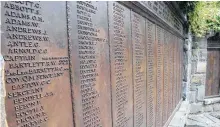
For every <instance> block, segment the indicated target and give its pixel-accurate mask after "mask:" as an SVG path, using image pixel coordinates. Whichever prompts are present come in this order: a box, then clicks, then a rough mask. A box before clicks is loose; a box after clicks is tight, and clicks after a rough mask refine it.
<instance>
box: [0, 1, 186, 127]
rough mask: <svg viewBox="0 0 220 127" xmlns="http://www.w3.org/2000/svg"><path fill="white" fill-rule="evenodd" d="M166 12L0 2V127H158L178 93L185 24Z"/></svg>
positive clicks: (162, 7)
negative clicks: (0, 92) (0, 62)
mask: <svg viewBox="0 0 220 127" xmlns="http://www.w3.org/2000/svg"><path fill="white" fill-rule="evenodd" d="M138 4H139V7H138V8H139V9H140V8H141V7H143V8H145V9H144V10H142V11H141V13H140V11H138V10H135V9H132V8H131V6H137V5H138ZM169 6H170V5H169ZM169 6H168V4H166V3H165V2H136V4H135V3H132V2H104V1H103V2H96V1H92V2H85V1H77V2H76V1H75V2H71V1H68V2H39V1H25V2H24V1H22V2H19V1H16V2H15V1H14V2H13V1H10V2H1V54H2V56H3V58H4V66H3V67H4V70H3V72H4V75H3V79H2V81H1V83H2V86H3V87H4V88H3V90H4V91H5V99H4V101H3V102H4V104H3V105H4V107H5V108H3V110H4V111H5V116H6V117H5V121H6V122H5V123H6V124H4V125H3V123H0V125H2V126H1V127H6V126H7V127H74V126H75V127H162V126H164V125H165V124H166V123H167V121H168V119H169V118H170V117H171V116H172V113H173V112H174V109H175V108H176V107H177V105H178V103H179V102H180V101H181V90H182V88H181V87H182V85H181V83H182V52H183V50H182V48H183V27H182V25H183V24H182V23H181V22H180V21H179V19H178V18H176V16H175V13H172V10H171V9H169V8H170V7H169ZM146 10H147V12H146ZM148 13H149V14H150V15H154V16H155V17H157V18H154V17H152V16H146V15H143V14H148ZM154 19H155V20H154ZM158 22H160V23H158ZM161 22H162V23H161ZM161 24H162V25H161ZM163 24H164V25H163ZM1 68H2V67H1ZM0 88H1V87H0ZM0 109H2V108H0ZM2 113H3V111H2ZM2 113H1V114H2ZM1 116H3V115H1ZM1 119H4V117H1Z"/></svg>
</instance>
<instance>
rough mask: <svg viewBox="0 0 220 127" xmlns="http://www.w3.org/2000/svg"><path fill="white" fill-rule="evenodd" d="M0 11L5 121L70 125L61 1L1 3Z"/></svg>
mask: <svg viewBox="0 0 220 127" xmlns="http://www.w3.org/2000/svg"><path fill="white" fill-rule="evenodd" d="M1 14H2V17H1V31H2V32H1V42H2V44H1V46H2V52H1V53H2V55H3V57H4V60H5V82H4V84H5V86H6V92H7V93H6V94H7V96H6V99H5V101H6V106H5V107H6V114H7V124H8V126H9V127H72V126H73V118H72V103H71V89H70V78H69V59H68V43H67V42H68V41H67V27H66V26H67V25H66V3H65V2H38V1H22V2H21V1H20V2H19V1H16V2H1ZM58 17H59V18H58Z"/></svg>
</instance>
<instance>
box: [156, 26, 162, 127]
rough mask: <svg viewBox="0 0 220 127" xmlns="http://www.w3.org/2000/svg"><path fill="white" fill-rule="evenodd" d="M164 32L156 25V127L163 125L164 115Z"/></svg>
mask: <svg viewBox="0 0 220 127" xmlns="http://www.w3.org/2000/svg"><path fill="white" fill-rule="evenodd" d="M163 41H164V34H163V29H162V28H161V27H159V26H157V27H156V54H157V59H156V60H157V64H156V67H157V71H156V75H157V77H156V78H157V79H156V82H157V84H156V88H157V90H156V91H157V95H156V97H157V103H156V127H162V119H163V118H162V115H163V43H164V42H163Z"/></svg>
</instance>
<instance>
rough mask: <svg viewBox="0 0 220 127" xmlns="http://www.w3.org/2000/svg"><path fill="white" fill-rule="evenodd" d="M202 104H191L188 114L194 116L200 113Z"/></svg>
mask: <svg viewBox="0 0 220 127" xmlns="http://www.w3.org/2000/svg"><path fill="white" fill-rule="evenodd" d="M202 106H203V104H202V103H192V104H190V106H189V113H190V114H196V113H200V112H202Z"/></svg>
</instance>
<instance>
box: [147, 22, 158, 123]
mask: <svg viewBox="0 0 220 127" xmlns="http://www.w3.org/2000/svg"><path fill="white" fill-rule="evenodd" d="M155 31H156V29H155V24H153V23H152V22H150V21H148V20H146V54H147V64H146V65H147V67H146V68H147V100H146V101H147V127H154V126H155V115H156V114H155V113H156V66H155V64H156V61H155V59H156V55H155V53H156V43H155Z"/></svg>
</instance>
